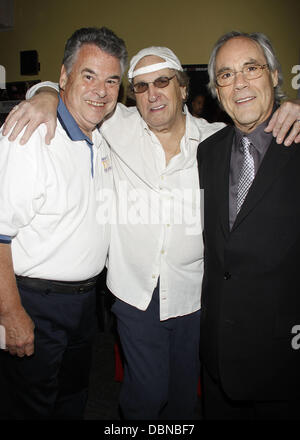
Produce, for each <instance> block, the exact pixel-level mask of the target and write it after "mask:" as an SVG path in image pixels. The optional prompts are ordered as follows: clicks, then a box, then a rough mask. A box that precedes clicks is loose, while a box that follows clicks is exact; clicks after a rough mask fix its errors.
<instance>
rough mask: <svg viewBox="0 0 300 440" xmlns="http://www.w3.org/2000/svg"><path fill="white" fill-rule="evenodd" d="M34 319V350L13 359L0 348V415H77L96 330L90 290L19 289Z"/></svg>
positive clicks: (84, 392) (80, 414)
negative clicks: (0, 387)
mask: <svg viewBox="0 0 300 440" xmlns="http://www.w3.org/2000/svg"><path fill="white" fill-rule="evenodd" d="M19 291H20V296H21V300H22V304H23V306H24V308H25V310H26V311H27V313H28V314H29V316H30V317H31V319H32V320H33V321H34V324H35V351H34V354H33V355H32V356H29V357H27V356H25V357H23V358H18V357H16V356H12V355H10V354H9V353H8V352H2V353H1V357H0V361H1V370H0V371H1V374H2V381H4V382H5V383H6V389H5V392H4V393H2V392H1V396H0V400H1V405H0V408H1V412H2V415H1V418H2V419H3V418H7V419H17V420H24V419H31V420H32V419H82V418H83V416H84V409H85V405H86V401H87V394H88V379H89V373H90V368H91V355H92V342H93V336H94V332H95V329H96V305H95V299H96V296H95V289H92V290H89V291H87V292H83V293H76V294H65V293H47V292H37V291H30V290H29V289H24V288H19Z"/></svg>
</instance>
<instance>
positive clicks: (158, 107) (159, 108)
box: [150, 104, 166, 112]
mask: <svg viewBox="0 0 300 440" xmlns="http://www.w3.org/2000/svg"><path fill="white" fill-rule="evenodd" d="M164 107H166V106H165V104H161V105H158V106H156V107H151V109H150V110H151V111H152V112H155V111H157V110H161V109H163V108H164Z"/></svg>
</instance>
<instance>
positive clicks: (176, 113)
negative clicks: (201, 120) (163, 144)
mask: <svg viewBox="0 0 300 440" xmlns="http://www.w3.org/2000/svg"><path fill="white" fill-rule="evenodd" d="M161 62H164V60H163V59H162V58H160V57H158V56H155V55H149V56H146V57H144V58H142V59H141V60H140V61H139V62H138V63H137V65H136V67H135V70H137V69H139V68H141V67H146V66H149V65H151V64H156V63H161ZM173 75H174V71H173V70H171V69H169V68H165V69H161V70H157V71H155V72H151V73H145V74H142V75H137V76H136V77H135V78H134V79H133V83H134V84H136V83H138V82H147V83H148V82H152V81H154V80H156V79H157V78H159V77H161V76H167V77H168V78H170V77H172V76H173ZM185 96H186V88H185V87H182V86H180V85H179V82H178V80H177V78H176V76H175V77H174V78H173V79H171V80H170V82H169V85H168V86H167V87H164V88H158V87H155V86H154V84H149V88H148V90H146V91H145V92H144V93H137V94H136V95H135V97H136V105H137V108H138V110H139V112H140V113H141V115H142V118H143V119H144V121H145V122H146V123H147V124H148V126H149V128H150V129H151V130H152V131H153V132H161V131H170V130H171V129H172V128H173V127H174V125H175V124H177V123H179V124H180V123H182V120H183V113H182V103H183V99H185Z"/></svg>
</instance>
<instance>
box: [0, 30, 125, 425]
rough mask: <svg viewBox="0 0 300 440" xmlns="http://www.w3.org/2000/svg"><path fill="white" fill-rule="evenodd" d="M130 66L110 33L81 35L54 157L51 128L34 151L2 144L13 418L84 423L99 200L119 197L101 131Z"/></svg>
mask: <svg viewBox="0 0 300 440" xmlns="http://www.w3.org/2000/svg"><path fill="white" fill-rule="evenodd" d="M126 59H127V51H126V47H125V45H124V42H123V40H121V39H119V38H118V37H117V36H116V35H115V34H114V33H113V32H112V31H110V30H108V29H106V28H101V29H97V28H83V29H79V30H77V31H76V32H75V33H74V34H73V35H72V36H71V37H70V39H69V40H68V41H67V44H66V47H65V52H64V59H63V66H62V69H61V75H60V82H59V83H60V99H59V106H58V110H57V130H56V134H55V138H54V140H53V141H52V145H51V148H49V147H47V146H46V145H45V142H44V138H45V133H46V129H45V126H40V127H39V128H38V130H37V131H36V132H35V133H34V135H33V137H32V138H31V140H30V142H29V144H28V145H27V146H26V147H24V146H21V145H19V143H18V140H16V141H14V142H9V141H8V140H7V138H5V137H3V136H2V135H1V139H0V169H1V175H0V206H1V211H0V234H1V235H0V241H1V243H0V324H1V325H2V326H3V327H4V328H5V330H6V346H7V351H8V352H6V353H5V352H2V353H1V367H2V370H1V372H2V374H3V376H2V379H3V378H4V380H6V381H7V393H4V392H3V390H1V406H2V408H1V409H2V411H3V410H4V409H3V407H4V406H6V410H7V411H6V414H7V415H8V417H9V418H13V419H51V418H55V419H82V418H83V415H84V408H85V403H86V399H87V389H88V377H89V371H90V365H91V348H92V338H93V334H94V330H95V322H96V321H95V311H96V307H95V284H96V279H97V275H98V274H99V273H100V272H101V271H102V269H103V267H104V264H105V260H106V255H107V250H108V244H109V225H107V224H101V222H99V216H100V214H101V209H102V206H101V202H100V201H99V200H100V197H99V193H100V191H101V190H103V188H105V189H111V188H112V173H111V167H110V152H109V150H108V147H107V145H106V143H105V141H104V140H103V138H102V136H101V134H100V133H99V131H98V130H97V129H96V130H95V128H96V126H97V125H98V124H99V123H100V122H101V121H102V120H103V119H104V118H105V117H107V116H108V115H109V114H110V113H111V112H112V111H113V109H114V107H115V104H116V101H117V97H118V91H119V85H120V80H121V76H122V73H123V72H124V68H125V65H126ZM105 209H106V207H105ZM4 380H3V381H4ZM2 418H3V415H2Z"/></svg>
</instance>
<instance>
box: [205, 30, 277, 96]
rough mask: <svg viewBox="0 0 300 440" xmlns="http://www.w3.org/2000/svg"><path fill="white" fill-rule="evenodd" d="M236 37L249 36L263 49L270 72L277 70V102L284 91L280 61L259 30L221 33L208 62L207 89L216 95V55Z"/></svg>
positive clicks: (268, 41)
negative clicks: (282, 88) (249, 32)
mask: <svg viewBox="0 0 300 440" xmlns="http://www.w3.org/2000/svg"><path fill="white" fill-rule="evenodd" d="M236 37H245V38H249V40H252V41H254V42H256V43H257V44H258V45H259V46H260V47H261V48H262V50H263V53H264V56H265V58H266V60H267V63H268V66H269V70H270V71H271V72H275V70H277V72H278V84H277V86H276V87H275V90H274V92H275V101H276V102H277V103H279V102H280V100H281V99H282V98H284V97H285V94H284V92H283V91H282V90H281V85H282V84H283V76H282V71H281V66H280V63H279V61H278V59H277V57H276V55H275V51H274V49H273V47H272V44H271V42H270V40H269V39H268V38H267V37H266V36H265V35H264V34H262V33H261V32H255V33H251V34H248V33H246V32H239V31H231V32H228V33H227V34H225V35H223V36H222V37H221V38H219V40H218V41H217V42H216V44H215V46H214V48H213V50H212V53H211V56H210V60H209V63H208V75H209V83H208V89H209V90H210V92H211V94H212V96H213V97H214V98H215V97H216V96H217V93H216V57H217V54H218V52H219V50H220V49H221V47H222V46H223V45H224V44H225V43H226V42H227V41H228V40H231V39H232V38H236Z"/></svg>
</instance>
